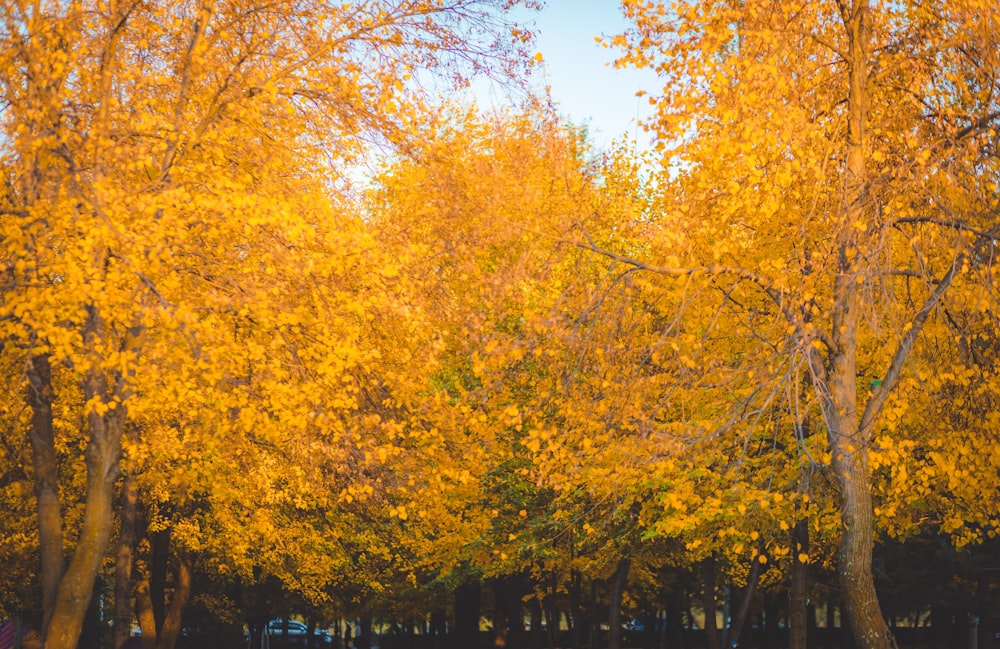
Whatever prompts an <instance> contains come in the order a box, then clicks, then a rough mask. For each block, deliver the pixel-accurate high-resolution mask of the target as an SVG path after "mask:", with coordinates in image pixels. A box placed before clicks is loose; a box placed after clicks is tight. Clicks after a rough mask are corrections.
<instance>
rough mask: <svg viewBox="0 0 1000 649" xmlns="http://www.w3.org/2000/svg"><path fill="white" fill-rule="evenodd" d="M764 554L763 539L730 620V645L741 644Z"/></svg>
mask: <svg viewBox="0 0 1000 649" xmlns="http://www.w3.org/2000/svg"><path fill="white" fill-rule="evenodd" d="M763 556H764V543H763V541H761V542H760V544H759V545H758V547H757V554H756V555H755V556H754V558H753V561H752V563H751V564H750V572H749V574H748V575H747V586H746V588H745V589H744V590H743V594H742V597H741V598H740V604H739V607H738V608H737V609H736V614H735V615H734V616H733V619H732V622H730V625H729V633H728V640H729V646H732V647H736V646H739V643H740V636H741V635H742V634H743V625H744V624H746V619H747V615H749V613H750V605H751V603H752V602H753V596H754V593H755V592H757V582H759V581H760V575H761V572H763V570H764V564H763V563H761V561H760V560H761V558H762V557H763Z"/></svg>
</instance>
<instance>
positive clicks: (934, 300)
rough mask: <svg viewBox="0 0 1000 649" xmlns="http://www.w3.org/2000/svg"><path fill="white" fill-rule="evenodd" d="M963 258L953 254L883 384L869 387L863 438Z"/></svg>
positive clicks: (901, 342) (915, 316) (862, 428)
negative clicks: (869, 394) (870, 393)
mask: <svg viewBox="0 0 1000 649" xmlns="http://www.w3.org/2000/svg"><path fill="white" fill-rule="evenodd" d="M964 260H965V255H964V254H960V255H957V256H956V257H955V259H954V261H952V264H951V268H949V269H948V272H947V273H945V275H944V277H942V278H941V281H939V282H938V284H937V286H935V287H934V290H933V291H931V294H930V295H928V296H927V299H926V300H924V304H923V306H921V307H920V310H919V311H917V312H916V314H914V316H913V320H911V321H910V323H909V328H908V329H907V330H906V332H905V333H904V334H903V338H902V340H900V341H899V346H898V347H897V348H896V353H895V354H894V355H893V357H892V362H891V363H890V364H889V369H887V370H886V372H885V376H883V377H882V383H880V384H879V385H877V386H875V388H874V389H873V390H872V396H871V398H869V399H868V403H867V404H865V411H864V414H862V415H861V423H860V425H859V426H858V430H859V431H860V432H861V434H862V435H863V437H864V438H865V439H869V438H870V435H871V427H872V425H873V424H874V423H875V418H876V417H878V415H879V413H881V412H882V408H883V406H885V402H886V399H887V398H888V397H889V392H891V391H892V389H893V388H894V387H895V386H896V382H897V381H898V380H899V376H900V374H901V373H902V371H903V365H905V364H906V359H907V358H908V357H909V355H910V350H911V349H913V344H914V342H916V339H917V335H918V334H919V333H920V330H921V329H922V328H923V326H924V322H926V321H927V316H929V315H930V313H931V311H933V310H934V307H936V306H937V305H938V304H939V303H940V302H941V298H942V297H943V296H944V294H945V293H946V292H947V291H948V288H949V287H950V286H951V282H952V280H953V279H954V278H955V273H956V271H957V270H958V269H959V268H961V266H962V262H963V261H964Z"/></svg>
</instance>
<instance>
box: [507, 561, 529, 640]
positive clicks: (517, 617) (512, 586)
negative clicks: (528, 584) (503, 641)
mask: <svg viewBox="0 0 1000 649" xmlns="http://www.w3.org/2000/svg"><path fill="white" fill-rule="evenodd" d="M504 581H505V582H506V585H507V587H506V588H505V591H504V592H505V593H506V596H507V602H506V605H505V606H504V611H505V612H506V615H507V647H508V648H509V649H523V647H524V644H525V642H524V640H525V633H524V613H523V611H522V598H523V596H524V576H523V575H521V574H515V575H509V576H507V577H506V578H504Z"/></svg>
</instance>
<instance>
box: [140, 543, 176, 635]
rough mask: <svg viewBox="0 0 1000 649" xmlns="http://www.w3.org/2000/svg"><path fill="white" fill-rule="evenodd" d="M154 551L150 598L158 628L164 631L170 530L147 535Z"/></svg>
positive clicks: (151, 556)
mask: <svg viewBox="0 0 1000 649" xmlns="http://www.w3.org/2000/svg"><path fill="white" fill-rule="evenodd" d="M146 538H148V539H149V545H150V547H151V549H152V552H151V555H150V560H149V597H150V599H151V600H152V603H153V619H154V620H156V628H157V629H162V628H163V622H164V620H165V619H166V615H167V563H168V560H169V558H170V530H169V528H168V529H163V530H157V531H156V532H153V533H152V534H149V533H147V534H146Z"/></svg>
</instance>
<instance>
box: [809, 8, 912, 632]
mask: <svg viewBox="0 0 1000 649" xmlns="http://www.w3.org/2000/svg"><path fill="white" fill-rule="evenodd" d="M842 7H843V12H842V15H843V19H844V23H845V27H846V29H847V36H848V42H849V52H848V60H847V67H848V105H847V151H846V162H847V167H846V176H845V181H844V183H845V184H844V192H845V195H844V205H845V212H844V214H843V217H842V218H841V222H840V224H839V226H838V230H837V234H836V241H837V250H838V274H837V277H836V279H835V281H834V294H833V298H834V308H833V312H832V339H833V342H834V348H833V349H832V350H831V351H830V359H829V360H830V372H829V376H828V381H827V386H828V390H829V395H828V396H826V397H825V398H824V399H823V400H824V402H825V403H824V416H825V419H826V422H827V435H828V439H829V444H830V449H831V451H832V455H833V462H832V464H833V470H834V473H835V475H836V478H837V482H838V485H839V487H840V512H841V521H842V524H843V530H842V535H841V542H840V548H839V552H838V572H839V576H840V584H841V590H842V593H843V598H844V605H845V608H846V610H847V616H846V617H847V620H848V622H849V625H850V629H851V632H852V635H853V638H854V641H855V644H856V645H857V646H858V647H859V649H891V648H894V647H895V641H894V640H893V638H892V635H891V634H890V632H889V627H888V626H887V625H886V623H885V619H884V617H883V616H882V610H881V608H880V606H879V602H878V597H877V596H876V594H875V581H874V577H873V575H872V549H873V547H874V531H873V521H872V501H871V482H870V475H869V466H868V446H869V443H870V442H871V439H870V435H871V429H870V427H869V428H864V429H863V428H862V427H861V420H860V418H859V412H858V385H857V381H858V374H857V346H858V319H859V316H860V306H861V305H860V294H859V290H860V289H859V287H858V278H859V277H861V276H862V272H863V269H862V268H861V261H860V260H861V259H862V254H861V252H862V250H861V248H862V245H863V244H864V243H865V242H863V241H862V240H861V237H860V232H861V231H862V230H863V229H859V228H858V227H857V224H859V223H861V224H866V225H867V224H868V223H869V220H870V215H869V214H868V212H869V211H870V208H869V206H868V205H867V203H868V201H867V182H868V178H867V171H866V157H865V156H866V152H865V141H866V139H867V135H866V128H867V121H868V106H869V96H868V46H869V43H868V40H869V37H870V35H869V33H868V32H869V25H868V23H869V20H870V18H869V12H870V8H869V7H868V3H867V1H866V0H856V2H854V3H851V6H849V7H848V6H847V3H844V4H843V5H842ZM895 365H896V363H895V360H894V364H893V367H895ZM882 387H883V389H888V387H889V386H888V385H884V386H882ZM868 414H869V413H867V412H866V417H867V416H868Z"/></svg>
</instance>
